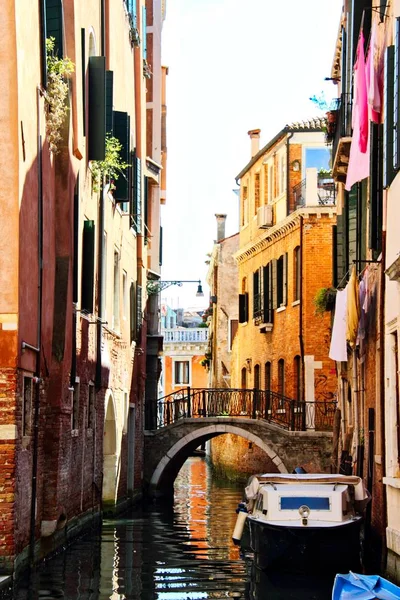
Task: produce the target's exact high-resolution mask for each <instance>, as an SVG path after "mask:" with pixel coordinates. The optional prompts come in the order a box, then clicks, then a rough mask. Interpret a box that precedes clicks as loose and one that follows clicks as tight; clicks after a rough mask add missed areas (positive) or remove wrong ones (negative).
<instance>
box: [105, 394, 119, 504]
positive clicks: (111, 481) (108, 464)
mask: <svg viewBox="0 0 400 600" xmlns="http://www.w3.org/2000/svg"><path fill="white" fill-rule="evenodd" d="M105 406H106V411H105V415H106V418H105V423H104V442H103V505H114V504H115V498H116V489H117V466H118V460H117V459H118V457H117V424H116V419H115V407H114V399H113V396H112V394H111V392H109V393H108V394H107V395H106V405H105Z"/></svg>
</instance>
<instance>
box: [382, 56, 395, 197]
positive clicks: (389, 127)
mask: <svg viewBox="0 0 400 600" xmlns="http://www.w3.org/2000/svg"><path fill="white" fill-rule="evenodd" d="M393 94H394V46H389V47H388V48H387V49H386V53H385V82H384V90H383V103H384V112H385V122H384V126H383V187H384V188H387V187H389V185H390V184H391V183H392V181H393V178H394V169H393V132H394V122H393Z"/></svg>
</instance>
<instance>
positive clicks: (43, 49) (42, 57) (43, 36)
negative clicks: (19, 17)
mask: <svg viewBox="0 0 400 600" xmlns="http://www.w3.org/2000/svg"><path fill="white" fill-rule="evenodd" d="M46 35H47V33H46V0H40V70H41V77H42V86H43V87H44V88H45V87H47V56H46Z"/></svg>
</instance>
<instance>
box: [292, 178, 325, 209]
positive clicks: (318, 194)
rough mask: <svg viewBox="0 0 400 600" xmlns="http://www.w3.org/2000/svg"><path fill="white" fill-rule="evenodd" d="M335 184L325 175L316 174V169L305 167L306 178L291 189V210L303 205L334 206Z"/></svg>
mask: <svg viewBox="0 0 400 600" xmlns="http://www.w3.org/2000/svg"><path fill="white" fill-rule="evenodd" d="M335 202H336V184H335V182H334V180H333V178H332V177H331V176H330V175H329V174H327V175H318V173H317V169H315V168H312V169H307V175H306V178H305V179H303V180H302V181H300V183H298V184H297V185H295V186H294V187H293V189H292V206H293V210H297V209H298V208H302V207H304V206H334V205H335Z"/></svg>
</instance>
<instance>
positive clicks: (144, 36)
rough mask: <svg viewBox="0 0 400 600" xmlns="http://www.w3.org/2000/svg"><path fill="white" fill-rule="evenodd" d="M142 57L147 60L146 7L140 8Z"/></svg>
mask: <svg viewBox="0 0 400 600" xmlns="http://www.w3.org/2000/svg"><path fill="white" fill-rule="evenodd" d="M142 56H143V58H144V59H145V60H146V59H147V11H146V7H145V6H142Z"/></svg>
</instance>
